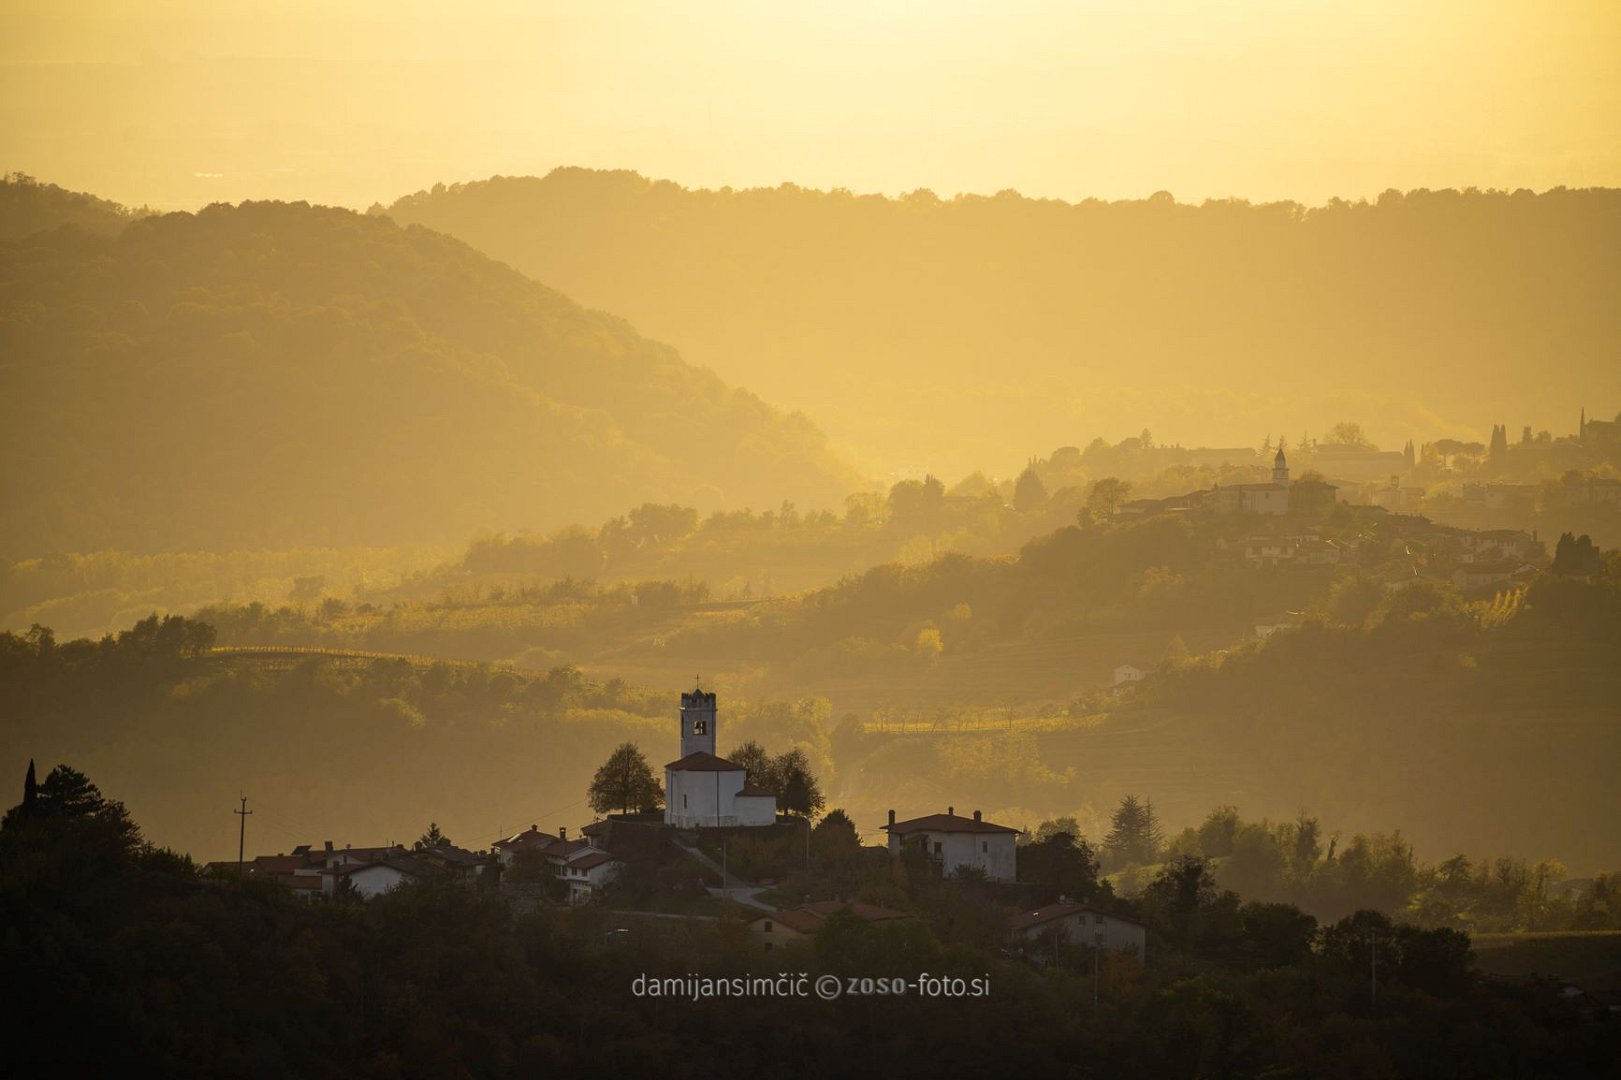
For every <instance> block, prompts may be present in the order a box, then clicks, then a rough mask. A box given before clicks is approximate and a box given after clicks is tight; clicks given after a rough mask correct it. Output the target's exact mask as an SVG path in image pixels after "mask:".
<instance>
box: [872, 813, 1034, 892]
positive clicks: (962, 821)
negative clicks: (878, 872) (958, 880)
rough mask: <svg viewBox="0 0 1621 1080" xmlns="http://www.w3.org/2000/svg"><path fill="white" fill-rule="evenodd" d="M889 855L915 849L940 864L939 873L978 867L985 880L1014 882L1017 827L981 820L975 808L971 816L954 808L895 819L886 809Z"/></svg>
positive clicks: (947, 874)
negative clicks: (900, 819) (921, 815)
mask: <svg viewBox="0 0 1621 1080" xmlns="http://www.w3.org/2000/svg"><path fill="white" fill-rule="evenodd" d="M884 831H885V832H887V833H888V834H889V853H890V855H892V856H893V855H900V854H901V853H902V852H905V851H917V852H920V853H922V854H923V855H925V856H927V857H928V858H930V859H933V860H934V861H935V862H937V863H939V864H940V872H941V873H942V874H944V875H945V876H947V877H954V876H956V874H957V872H958V871H959V870H961V869H963V868H965V867H966V868H968V869H972V870H979V871H982V872H983V873H984V874H985V878H986V880H988V881H1013V880H1015V879H1016V878H1017V877H1018V867H1017V857H1016V855H1015V853H1014V839H1015V838H1016V837H1017V836H1018V835H1019V830H1018V829H1014V828H1010V827H1009V826H1007V825H997V824H995V823H993V822H989V821H986V820H984V818H982V817H981V816H980V812H979V811H978V810H975V811H974V816H973V817H958V816H957V812H956V808H955V807H950V806H948V807H946V812H945V813H943V814H929V815H928V816H927V817H919V818H910V819H908V820H906V821H896V820H895V811H893V810H891V811H890V812H889V824H887V825H885V826H884Z"/></svg>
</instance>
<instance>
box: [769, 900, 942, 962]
mask: <svg viewBox="0 0 1621 1080" xmlns="http://www.w3.org/2000/svg"><path fill="white" fill-rule="evenodd" d="M839 911H848V912H849V913H850V914H852V915H854V916H855V917H856V918H858V919H861V920H863V921H865V922H870V923H882V924H886V925H887V924H891V923H895V922H899V921H902V920H905V919H910V918H911V917H912V916H910V915H908V914H907V913H906V912H904V911H895V910H893V909H891V908H886V907H879V906H878V905H876V904H863V903H859V902H856V901H852V900H818V901H815V902H814V903H809V904H801V905H800V906H799V907H797V908H786V909H784V910H782V911H773V912H770V913H768V914H765V915H761V916H759V917H758V918H756V919H754V920H753V921H751V922H750V923H749V933H751V934H753V935H754V937H755V939H756V940H758V941H759V943H760V944H761V946H762V947H763V949H764V951H765V952H770V951H771V950H772V949H775V948H780V947H781V946H783V945H786V944H787V943H788V942H790V941H798V940H800V939H801V938H807V937H810V936H811V935H813V934H815V933H816V931H818V930H820V929H821V928H822V925H823V924H824V923H825V922H827V919H828V916H830V915H832V914H834V913H835V912H839Z"/></svg>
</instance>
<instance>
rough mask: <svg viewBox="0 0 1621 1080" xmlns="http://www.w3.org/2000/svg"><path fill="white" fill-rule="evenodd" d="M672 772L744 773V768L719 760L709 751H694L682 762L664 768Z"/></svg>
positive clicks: (673, 762) (671, 763) (722, 759)
mask: <svg viewBox="0 0 1621 1080" xmlns="http://www.w3.org/2000/svg"><path fill="white" fill-rule="evenodd" d="M664 767H665V768H666V769H669V770H670V771H671V772H742V771H743V766H741V765H736V764H733V763H732V762H730V761H727V760H726V759H725V758H718V757H716V756H715V755H714V754H711V753H709V752H708V751H707V750H694V751H693V752H692V753H690V754H688V755H687V756H686V757H684V758H682V759H681V760H680V761H672V762H670V763H669V764H668V765H666V766H664Z"/></svg>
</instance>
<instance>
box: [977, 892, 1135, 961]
mask: <svg viewBox="0 0 1621 1080" xmlns="http://www.w3.org/2000/svg"><path fill="white" fill-rule="evenodd" d="M1008 934H1009V936H1010V937H1011V938H1012V939H1013V940H1014V942H1015V943H1022V942H1031V941H1035V940H1038V939H1040V938H1042V937H1043V936H1047V935H1053V936H1057V937H1059V938H1061V939H1062V940H1064V941H1068V942H1069V943H1070V944H1072V945H1090V946H1092V947H1094V948H1098V949H1102V950H1103V951H1105V952H1116V953H1130V954H1132V955H1134V956H1136V957H1137V958H1138V959H1141V958H1142V957H1143V955H1144V950H1145V948H1146V947H1147V941H1148V931H1147V930H1145V929H1144V928H1143V927H1142V926H1141V925H1139V924H1137V923H1134V922H1132V921H1130V920H1129V919H1122V918H1120V917H1118V916H1116V915H1105V914H1103V913H1102V912H1100V911H1096V910H1094V909H1092V908H1089V907H1086V906H1084V905H1082V904H1077V903H1073V902H1071V901H1069V900H1065V899H1063V898H1060V899H1059V902H1058V903H1056V904H1048V905H1047V906H1046V907H1042V908H1037V909H1036V910H1035V911H1021V912H1019V913H1018V914H1016V915H1013V916H1011V917H1009V919H1008Z"/></svg>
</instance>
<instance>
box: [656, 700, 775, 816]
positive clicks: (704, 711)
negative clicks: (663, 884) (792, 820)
mask: <svg viewBox="0 0 1621 1080" xmlns="http://www.w3.org/2000/svg"><path fill="white" fill-rule="evenodd" d="M664 821H665V824H668V825H674V826H675V827H676V828H678V829H704V828H720V827H727V826H738V825H775V824H776V822H777V796H776V795H775V794H773V793H772V792H769V791H766V790H764V789H762V788H758V787H755V786H754V785H752V784H750V783H749V782H748V771H747V770H745V769H744V768H743V766H741V765H738V764H736V763H735V762H731V761H727V760H726V759H725V758H722V757H716V756H715V695H714V694H706V693H704V692H703V690H701V689H694V690H693V691H692V693H690V694H682V695H681V757H680V758H678V759H677V760H675V761H672V762H670V763H669V764H668V765H666V766H664Z"/></svg>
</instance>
